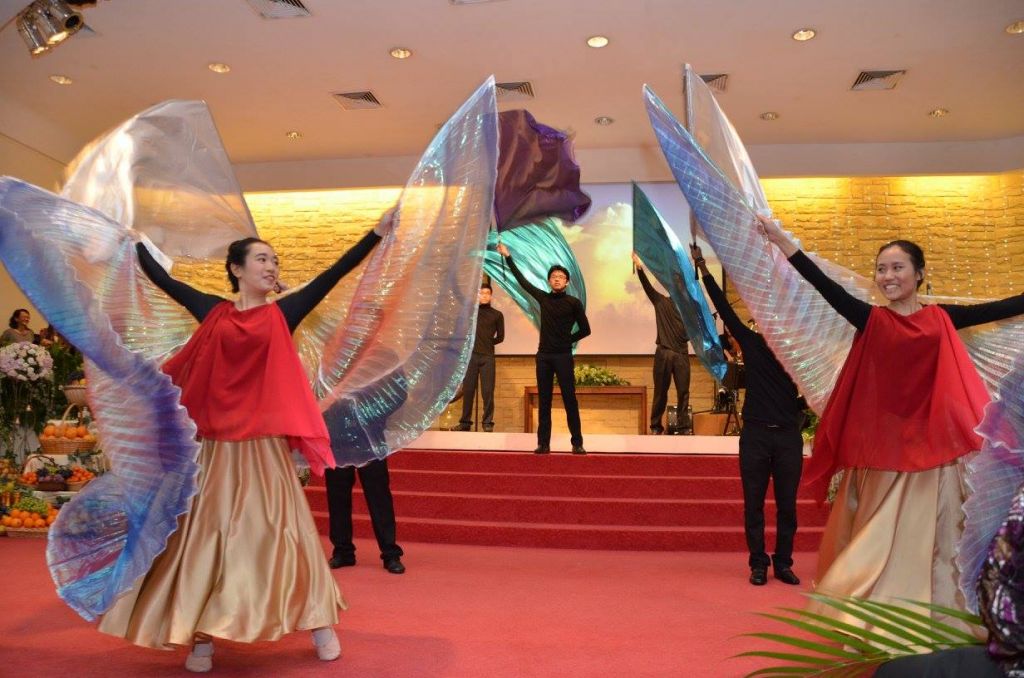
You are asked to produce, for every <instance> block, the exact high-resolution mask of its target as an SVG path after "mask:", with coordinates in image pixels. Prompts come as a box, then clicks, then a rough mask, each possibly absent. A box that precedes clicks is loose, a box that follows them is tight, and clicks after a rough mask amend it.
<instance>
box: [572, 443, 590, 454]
mask: <svg viewBox="0 0 1024 678" xmlns="http://www.w3.org/2000/svg"><path fill="white" fill-rule="evenodd" d="M572 453H573V454H586V453H587V451H586V450H584V449H583V446H582V445H573V446H572Z"/></svg>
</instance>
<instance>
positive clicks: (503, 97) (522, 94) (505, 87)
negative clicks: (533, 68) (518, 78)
mask: <svg viewBox="0 0 1024 678" xmlns="http://www.w3.org/2000/svg"><path fill="white" fill-rule="evenodd" d="M494 88H495V90H496V91H497V97H498V101H499V102H505V101H529V100H530V99H532V98H533V85H532V84H531V83H529V82H525V81H524V82H498V83H495V84H494Z"/></svg>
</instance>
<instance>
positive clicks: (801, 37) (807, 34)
mask: <svg viewBox="0 0 1024 678" xmlns="http://www.w3.org/2000/svg"><path fill="white" fill-rule="evenodd" d="M817 34H818V31H816V30H814V29H813V28H801V29H800V30H798V31H796V32H795V33H793V39H794V40H796V41H797V42H807V41H808V40H810V39H811V38H813V37H814V36H816V35H817Z"/></svg>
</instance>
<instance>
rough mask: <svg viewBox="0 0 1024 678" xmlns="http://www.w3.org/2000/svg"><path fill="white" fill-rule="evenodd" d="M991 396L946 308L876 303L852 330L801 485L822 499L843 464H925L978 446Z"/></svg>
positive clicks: (890, 467) (893, 467)
mask: <svg viewBox="0 0 1024 678" xmlns="http://www.w3.org/2000/svg"><path fill="white" fill-rule="evenodd" d="M988 401H989V395H988V391H987V390H986V389H985V385H984V383H982V381H981V377H980V376H979V375H978V371H977V370H976V369H975V367H974V364H973V363H972V362H971V358H970V356H969V355H968V354H967V349H966V348H965V347H964V345H963V342H962V341H960V337H959V336H957V333H956V329H955V328H954V327H953V323H952V321H951V320H950V319H949V315H948V314H947V313H946V312H945V311H943V310H942V309H941V308H940V307H938V306H926V307H925V308H923V309H921V310H920V311H918V312H917V313H914V314H911V315H909V316H903V315H900V314H898V313H895V312H893V311H890V310H889V309H887V308H884V307H875V308H874V309H872V311H871V315H870V316H869V317H868V324H867V327H865V329H864V331H863V332H858V333H857V335H856V336H855V337H854V340H853V346H852V347H851V348H850V355H849V357H847V359H846V364H845V365H844V366H843V369H842V371H841V372H840V373H839V379H838V381H837V382H836V386H835V389H833V391H832V396H831V397H830V398H829V401H828V405H826V407H825V411H824V412H823V413H822V416H821V423H820V424H819V426H818V430H817V433H816V434H815V436H814V454H813V455H812V457H811V459H810V461H809V463H808V464H807V466H806V467H805V470H804V484H805V485H806V486H808V487H809V488H811V489H812V490H813V491H814V492H815V493H816V494H817V495H818V496H819V497H822V498H824V496H825V492H826V491H827V488H828V483H829V480H830V479H831V477H832V475H833V474H834V473H835V472H836V471H837V470H838V469H840V468H871V469H882V470H887V471H923V470H926V469H930V468H935V467H937V466H941V465H943V464H947V463H949V462H951V461H953V460H955V459H957V458H958V457H961V456H963V455H965V454H967V453H968V452H971V451H973V450H978V449H980V448H981V439H980V438H979V436H978V435H977V434H975V433H974V428H975V427H976V426H977V425H978V423H979V422H980V421H981V418H982V412H983V410H984V408H985V405H986V404H987V403H988Z"/></svg>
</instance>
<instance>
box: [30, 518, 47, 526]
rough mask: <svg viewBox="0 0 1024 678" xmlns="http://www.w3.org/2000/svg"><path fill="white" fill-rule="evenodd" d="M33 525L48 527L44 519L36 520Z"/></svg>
mask: <svg viewBox="0 0 1024 678" xmlns="http://www.w3.org/2000/svg"><path fill="white" fill-rule="evenodd" d="M33 525H34V527H46V520H44V519H43V518H36V519H35V522H34V523H33Z"/></svg>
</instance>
